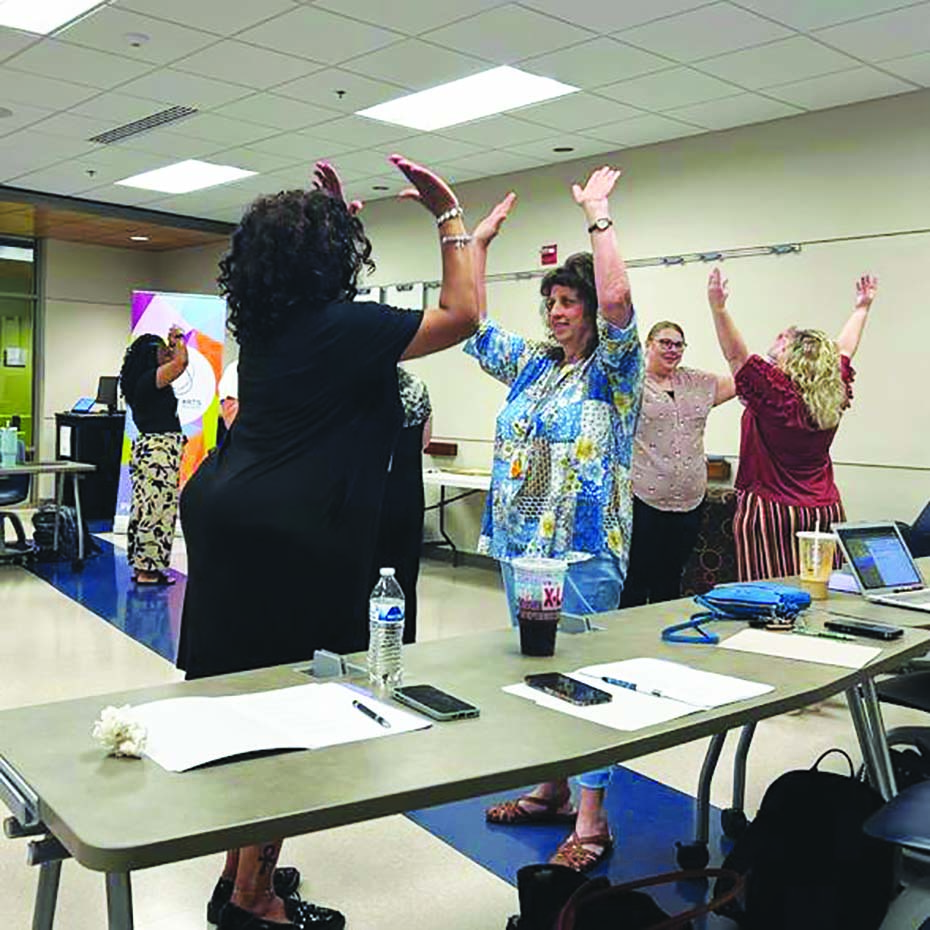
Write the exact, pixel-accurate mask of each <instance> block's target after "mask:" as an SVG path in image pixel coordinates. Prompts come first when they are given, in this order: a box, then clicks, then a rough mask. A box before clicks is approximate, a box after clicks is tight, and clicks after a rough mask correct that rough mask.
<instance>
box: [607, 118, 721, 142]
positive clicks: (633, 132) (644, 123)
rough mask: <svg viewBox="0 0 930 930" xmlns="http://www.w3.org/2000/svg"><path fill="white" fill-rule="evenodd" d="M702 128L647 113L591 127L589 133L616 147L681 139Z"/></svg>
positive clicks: (696, 132)
mask: <svg viewBox="0 0 930 930" xmlns="http://www.w3.org/2000/svg"><path fill="white" fill-rule="evenodd" d="M703 131H704V130H703V129H701V128H699V127H697V126H690V125H688V124H687V123H683V122H679V121H678V120H674V119H670V118H669V117H666V116H659V115H658V114H655V113H649V114H647V115H645V116H637V117H636V118H635V119H628V120H623V121H622V122H619V123H613V124H612V125H610V126H600V127H598V128H597V129H592V130H591V132H590V133H589V135H591V136H592V137H597V138H600V139H602V140H603V142H604V144H607V143H610V144H611V145H614V146H616V147H617V148H633V147H634V146H637V145H652V144H653V143H654V142H665V141H666V140H668V139H681V138H683V137H685V136H694V135H698V134H699V133H702V132H703Z"/></svg>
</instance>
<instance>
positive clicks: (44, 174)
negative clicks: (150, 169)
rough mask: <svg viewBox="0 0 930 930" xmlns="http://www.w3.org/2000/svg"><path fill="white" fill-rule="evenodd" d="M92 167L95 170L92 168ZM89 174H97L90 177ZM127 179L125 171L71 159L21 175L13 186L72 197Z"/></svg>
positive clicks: (110, 166) (13, 182)
mask: <svg viewBox="0 0 930 930" xmlns="http://www.w3.org/2000/svg"><path fill="white" fill-rule="evenodd" d="M90 165H94V167H89V166H90ZM138 170H139V171H144V170H146V169H145V168H140V169H138ZM88 172H93V173H92V174H88ZM125 177H127V173H126V172H125V171H123V170H122V169H119V168H115V167H113V166H112V165H108V166H102V165H99V164H97V163H96V162H90V161H86V160H84V159H70V160H68V161H64V162H59V163H58V164H57V165H53V166H51V167H48V168H42V169H40V170H39V171H31V172H29V173H28V174H23V175H20V176H19V177H17V178H15V179H13V181H12V182H11V183H12V184H13V186H14V187H27V188H29V189H30V190H40V191H48V192H51V193H54V194H68V195H71V194H80V193H84V192H86V191H91V190H95V189H96V188H98V187H100V186H101V184H103V183H108V184H112V183H114V182H116V181H118V180H120V179H121V178H125Z"/></svg>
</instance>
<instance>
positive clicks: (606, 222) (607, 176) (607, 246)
mask: <svg viewBox="0 0 930 930" xmlns="http://www.w3.org/2000/svg"><path fill="white" fill-rule="evenodd" d="M619 178H620V172H619V171H618V170H617V169H615V168H607V167H604V168H598V169H597V171H595V172H594V173H593V174H592V175H591V177H589V178H588V181H587V183H586V184H585V186H584V187H581V186H580V185H578V184H573V185H572V196H573V197H574V198H575V203H577V204H578V205H579V206H580V207H581V209H582V210H584V215H585V220H586V221H587V226H588V232H589V233H590V235H591V252H592V254H593V255H594V284H595V287H596V288H597V306H598V311H599V312H600V313H601V315H602V316H603V317H604V319H606V320H607V321H608V322H609V323H612V324H613V325H614V326H619V327H620V328H621V329H622V328H624V327H626V326H627V325H628V324H629V322H630V318H631V317H632V315H633V301H632V298H631V296H630V279H629V277H628V276H627V273H626V265H625V264H624V262H623V258H622V257H621V255H620V249H619V247H618V246H617V236H616V233H615V232H614V222H613V219H611V216H610V204H609V203H608V199H609V197H610V194H611V192H612V191H613V189H614V185H615V184H616V183H617V181H618V180H619Z"/></svg>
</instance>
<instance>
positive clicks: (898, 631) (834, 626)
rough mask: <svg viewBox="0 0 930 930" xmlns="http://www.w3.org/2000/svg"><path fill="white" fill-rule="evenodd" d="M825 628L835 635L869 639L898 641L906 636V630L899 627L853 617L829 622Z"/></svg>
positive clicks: (839, 618)
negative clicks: (849, 634) (849, 635)
mask: <svg viewBox="0 0 930 930" xmlns="http://www.w3.org/2000/svg"><path fill="white" fill-rule="evenodd" d="M824 626H825V627H826V628H827V629H828V630H833V631H834V632H835V633H851V634H852V635H853V636H867V637H869V639H897V638H898V637H899V636H903V635H904V630H903V629H902V628H901V627H899V626H891V624H889V623H875V622H874V621H872V620H854V619H853V618H852V617H837V618H836V619H835V620H827V621H826V622H825V623H824Z"/></svg>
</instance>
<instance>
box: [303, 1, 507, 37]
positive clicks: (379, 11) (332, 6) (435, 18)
mask: <svg viewBox="0 0 930 930" xmlns="http://www.w3.org/2000/svg"><path fill="white" fill-rule="evenodd" d="M504 2H506V0H430V2H429V3H424V2H423V0H392V2H391V3H385V4H384V6H382V5H381V4H380V3H372V2H371V0H318V2H317V3H315V4H314V6H316V7H319V8H320V9H323V10H329V11H331V12H333V13H342V14H344V15H345V16H351V17H352V18H353V19H360V20H362V21H363V22H366V23H373V24H374V25H376V26H384V27H385V28H386V29H396V30H397V31H398V32H403V33H406V34H407V35H419V34H420V33H422V32H426V31H427V30H429V29H436V28H437V27H439V26H445V25H446V24H447V23H452V22H455V21H456V20H458V19H463V18H464V17H466V16H471V15H473V14H474V13H481V12H482V11H483V10H489V9H492V8H493V7H496V6H501V5H502V4H503V3H504Z"/></svg>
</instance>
